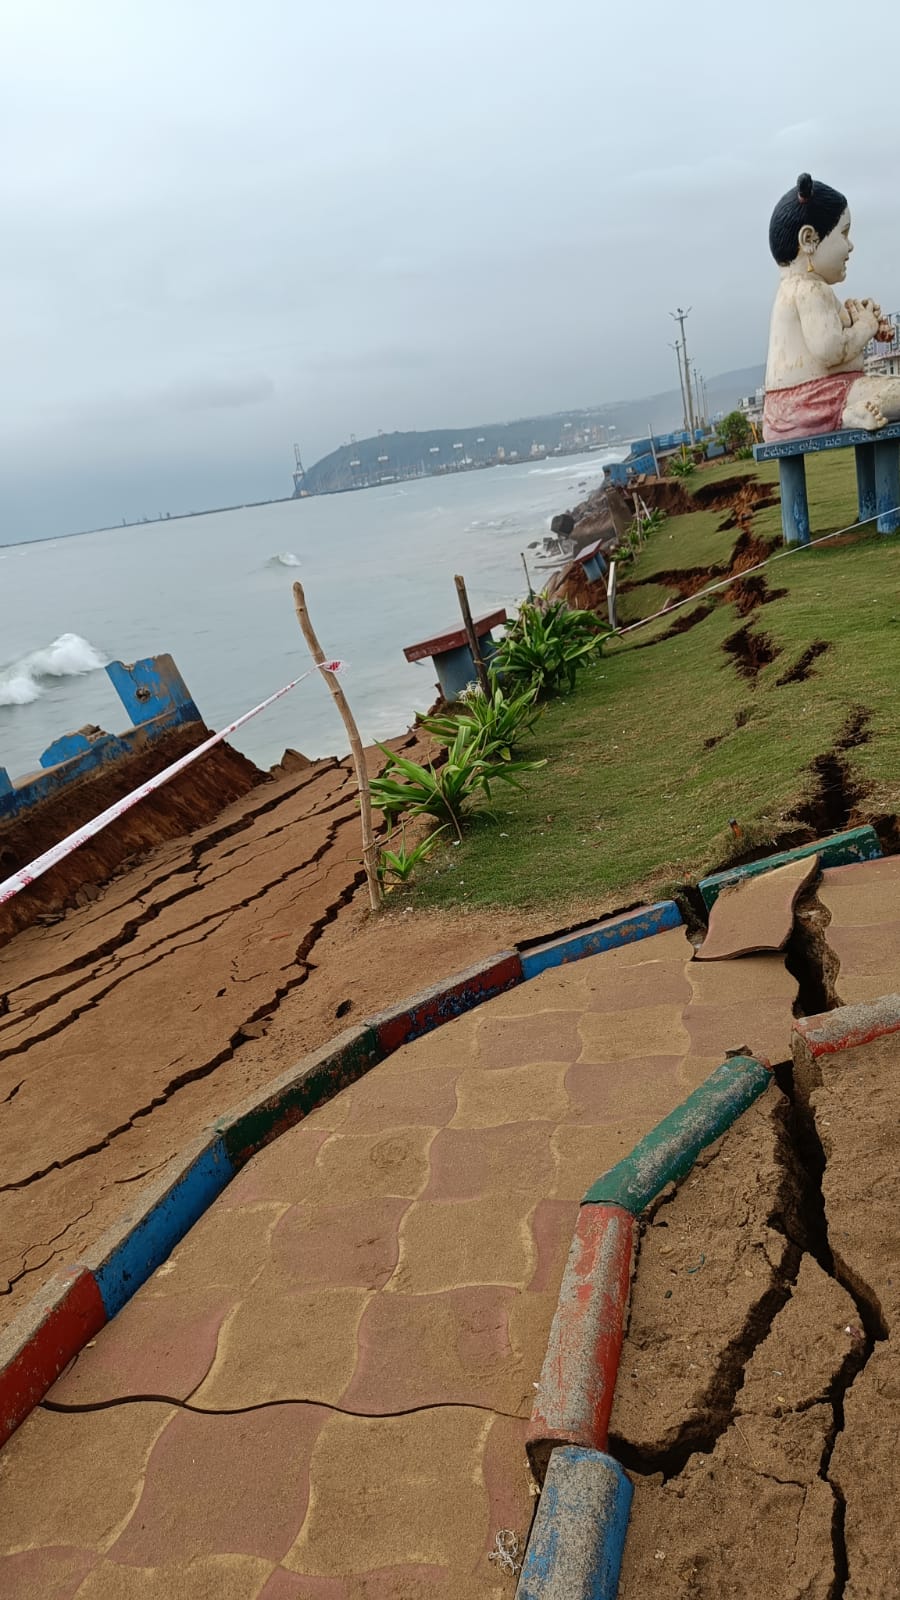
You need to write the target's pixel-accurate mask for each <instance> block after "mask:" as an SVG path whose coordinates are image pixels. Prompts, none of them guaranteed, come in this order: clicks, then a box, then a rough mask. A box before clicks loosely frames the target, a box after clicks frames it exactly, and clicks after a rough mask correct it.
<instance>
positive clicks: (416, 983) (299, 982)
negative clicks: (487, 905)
mask: <svg viewBox="0 0 900 1600" xmlns="http://www.w3.org/2000/svg"><path fill="white" fill-rule="evenodd" d="M359 851H360V845H359V821H358V808H357V802H356V797H355V784H354V780H353V776H352V772H351V770H350V768H349V765H348V764H347V763H341V762H337V761H323V762H318V763H316V764H315V766H313V767H311V768H309V769H308V770H307V771H305V772H301V773H300V774H297V775H294V776H290V777H282V778H280V779H279V780H277V781H270V782H266V783H264V784H262V785H261V786H259V787H257V788H254V789H253V790H252V792H251V793H250V794H249V795H247V796H246V797H244V798H243V799H241V800H238V801H236V802H235V803H234V804H232V805H231V806H229V807H228V808H227V809H226V810H225V811H223V812H222V813H221V815H220V816H218V817H217V818H216V820H215V821H214V822H213V823H211V824H208V825H206V826H204V827H202V828H200V829H198V830H197V831H195V832H193V833H191V834H189V835H188V836H186V837H185V838H184V839H182V840H178V841H175V842H171V843H167V844H164V845H162V846H161V847H160V848H159V849H157V850H156V851H154V852H153V853H152V854H150V855H148V856H146V857H145V858H144V859H143V860H142V861H141V863H140V864H139V865H138V866H136V867H135V868H134V869H133V870H131V871H128V872H126V873H125V874H123V875H122V876H120V877H118V878H116V879H114V880H113V881H112V882H110V883H108V884H107V886H106V887H105V888H103V889H102V890H99V891H97V892H96V898H95V899H94V900H92V901H91V902H90V903H88V904H87V905H85V906H83V907H81V908H80V909H76V910H73V911H71V912H69V913H68V914H67V915H66V916H64V917H63V918H62V919H61V920H59V921H57V922H56V923H54V924H53V925H52V926H49V927H48V926H36V927H33V928H29V929H27V930H25V931H23V932H21V933H19V934H18V936H17V937H15V938H13V939H12V940H11V941H10V942H9V943H8V944H6V945H5V947H4V948H3V949H2V950H0V1106H2V1108H3V1122H2V1164H0V1180H2V1181H0V1240H2V1246H0V1252H2V1256H0V1325H6V1323H8V1322H9V1320H10V1319H11V1318H12V1316H13V1315H15V1313H16V1312H17V1311H18V1310H19V1308H20V1307H21V1306H22V1305H23V1304H24V1303H25V1302H26V1301H27V1299H28V1298H29V1297H30V1296H31V1295H32V1294H33V1293H34V1291H35V1289H36V1288H37V1287H38V1286H39V1285H40V1284H41V1283H42V1282H43V1281H44V1280H45V1279H46V1278H47V1277H48V1276H50V1275H51V1274H52V1273H53V1272H54V1271H55V1270H56V1269H57V1268H58V1267H59V1266H61V1265H63V1264H65V1263H68V1262H70V1261H72V1260H74V1259H77V1257H78V1254H79V1252H80V1251H81V1250H82V1249H83V1248H84V1247H85V1246H86V1245H87V1244H88V1243H90V1242H92V1241H93V1240H94V1239H96V1238H97V1237H98V1236H99V1235H100V1233H101V1232H102V1231H103V1229H104V1227H106V1226H107V1225H108V1224H109V1223H110V1222H111V1221H112V1220H113V1218H114V1217H115V1216H117V1215H118V1214H119V1213H120V1212H121V1211H122V1210H123V1209H124V1208H125V1206H126V1204H128V1203H129V1201H130V1198H131V1196H132V1195H133V1191H132V1190H130V1189H129V1187H128V1186H129V1185H132V1184H135V1183H139V1182H140V1180H141V1179H142V1178H144V1177H145V1176H147V1175H148V1174H150V1173H152V1172H154V1171H155V1170H156V1169H157V1168H158V1167H160V1166H162V1165H163V1164H164V1163H165V1162H166V1161H167V1160H168V1159H169V1158H170V1157H171V1156H172V1155H173V1154H175V1153H176V1152H177V1151H178V1150H180V1149H182V1148H183V1147H184V1145H185V1144H186V1143H187V1142H188V1141H189V1140H190V1139H191V1138H192V1137H193V1136H194V1135H196V1134H197V1133H199V1132H200V1131H201V1130H202V1129H203V1128H204V1127H205V1126H206V1125H207V1124H208V1123H209V1122H210V1121H211V1120H212V1119H213V1118H215V1117H217V1116H220V1115H221V1114H222V1113H223V1112H225V1111H226V1110H227V1109H228V1108H229V1107H230V1106H232V1105H233V1104H235V1103H236V1102H238V1101H239V1100H240V1099H241V1098H242V1097H243V1096H244V1095H245V1094H246V1093H247V1091H249V1090H251V1089H254V1088H256V1087H258V1086H259V1085H261V1084H264V1083H265V1082H267V1081H268V1080H269V1079H270V1078H272V1077H274V1076H275V1075H276V1074H277V1073H278V1072H280V1071H282V1070H283V1069H284V1068H285V1067H287V1066H289V1065H290V1064H291V1063H292V1062H294V1061H296V1060H297V1059H298V1058H299V1057H301V1056H302V1055H303V1054H304V1053H305V1052H307V1051H309V1050H311V1049H313V1048H315V1047H317V1046H318V1045H320V1044H322V1043H323V1042H325V1041H326V1040H327V1039H328V1038H330V1037H331V1036H332V1035H334V1034H335V1033H337V1032H339V1031H340V1030H341V1029H342V1028H345V1027H347V1026H349V1025H351V1024H352V1023H353V1022H355V1021H356V1020H357V1019H358V1018H362V1017H364V1016H366V1015H367V1014H371V1013H372V1012H373V1011H376V1010H378V1009H379V1008H381V1007H382V1006H384V1005H386V1004H388V1003H390V1002H393V1001H395V1000H398V999H401V998H402V997H404V996H406V995H408V994H413V993H415V992H416V991H417V990H419V989H421V988H423V987H425V986H426V985H427V984H429V983H432V982H436V981H437V980H438V979H440V978H444V977H446V976H448V975H449V974H451V973H453V972H454V971H457V970H459V969H460V968H463V967H465V966H467V965H469V964H470V963H471V962H473V961H476V960H478V959H479V958H480V957H482V956H486V955H489V954H491V953H493V952H495V951H497V950H501V949H504V948H508V947H509V945H510V943H511V942H513V941H515V940H516V939H519V938H523V937H528V936H532V937H534V936H537V935H540V934H543V933H545V932H551V931H552V928H548V926H547V919H546V918H545V917H541V916H540V915H538V914H530V915H529V914H516V913H511V914H509V915H499V916H494V915H480V914H479V915H476V914H472V915H464V916H463V915H461V916H458V917H452V916H447V915H446V914H444V915H440V916H426V917H420V916H414V915H412V914H407V915H402V914H399V913H396V914H392V913H391V912H390V910H388V911H387V912H385V913H382V914H381V915H379V916H377V917H374V918H373V917H372V916H371V914H370V913H369V911H368V900H367V897H366V895H365V893H364V892H360V882H361V878H362V874H361V871H360V859H359ZM92 892H94V891H92ZM607 909H611V908H610V907H608V906H606V905H604V904H597V905H596V906H588V907H583V908H581V910H582V914H583V915H584V916H590V915H592V914H597V915H599V914H601V913H602V912H603V911H604V910H607Z"/></svg>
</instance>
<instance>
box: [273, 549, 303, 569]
mask: <svg viewBox="0 0 900 1600" xmlns="http://www.w3.org/2000/svg"><path fill="white" fill-rule="evenodd" d="M299 565H300V558H299V556H295V555H294V552H293V550H282V552H281V554H280V555H278V556H270V557H269V566H270V567H299Z"/></svg>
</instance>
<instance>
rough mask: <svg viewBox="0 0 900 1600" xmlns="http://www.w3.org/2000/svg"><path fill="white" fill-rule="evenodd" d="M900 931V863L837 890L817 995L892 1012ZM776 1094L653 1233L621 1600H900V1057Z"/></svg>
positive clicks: (868, 1057)
mask: <svg viewBox="0 0 900 1600" xmlns="http://www.w3.org/2000/svg"><path fill="white" fill-rule="evenodd" d="M879 916H880V917H883V919H884V920H883V922H881V926H880V927H878V926H876V924H877V923H878V921H879ZM898 919H900V861H898V860H897V858H893V859H891V860H889V861H887V862H884V863H879V864H874V863H873V864H867V865H866V866H863V867H859V868H850V869H847V870H846V871H833V872H826V873H825V874H824V877H823V880H822V882H821V885H820V886H819V888H818V889H817V890H816V891H815V892H814V893H813V894H811V895H809V896H807V898H806V901H805V903H804V904H803V905H802V906H801V908H800V911H799V915H798V928H799V930H800V940H799V949H800V951H801V954H800V957H799V962H798V964H799V966H800V967H801V968H802V969H803V971H804V973H805V978H806V985H807V987H808V988H809V989H811V990H812V992H816V991H817V990H818V992H819V993H820V994H821V995H823V996H825V997H826V998H827V999H828V1001H829V1002H830V1003H831V1004H835V1003H839V1002H841V1001H844V1002H848V1003H849V1002H856V1001H858V1000H863V999H871V998H872V997H873V996H874V995H877V994H881V993H884V992H886V991H889V990H894V991H895V992H896V991H897V990H900V920H898ZM797 949H798V945H797V943H796V942H795V956H796V952H797ZM775 1077H776V1081H775V1082H774V1083H773V1085H772V1087H771V1088H770V1089H769V1090H768V1092H767V1094H766V1095H765V1096H764V1097H763V1099H762V1100H760V1101H759V1102H758V1103H757V1104H756V1105H755V1106H754V1107H752V1108H751V1110H750V1111H749V1112H748V1113H746V1114H745V1116H744V1117H742V1118H741V1119H740V1121H739V1122H738V1123H737V1124H736V1125H735V1126H734V1128H732V1129H731V1131H730V1132H729V1133H728V1134H727V1135H726V1137H725V1138H724V1139H723V1140H721V1141H719V1143H718V1144H717V1145H715V1146H713V1147H712V1149H711V1150H710V1151H708V1152H707V1153H706V1154H705V1155H704V1156H703V1157H702V1158H701V1159H700V1161H699V1162H698V1163H697V1164H696V1166H695V1168H694V1171H693V1172H692V1174H691V1176H690V1178H689V1179H688V1180H687V1182H686V1183H685V1184H684V1185H683V1186H682V1188H681V1189H680V1190H678V1192H677V1193H676V1192H674V1191H672V1192H669V1193H666V1194H665V1195H664V1196H663V1197H662V1198H661V1200H660V1202H659V1203H658V1204H657V1206H656V1207H655V1208H654V1210H653V1212H652V1214H651V1215H650V1217H649V1218H648V1219H647V1220H646V1223H645V1226H644V1228H643V1234H642V1240H641V1247H640V1255H639V1264H638V1271H637V1276H636V1280H635V1285H634V1292H633V1297H632V1304H631V1312H630V1320H629V1327H628V1332H627V1337H626V1341H625V1345H624V1348H623V1352H622V1362H621V1366H620V1371H619V1380H618V1385H617V1389H616V1399H615V1405H614V1409H613V1415H612V1422H611V1432H610V1449H611V1451H612V1453H613V1454H614V1455H616V1456H617V1457H618V1458H619V1459H620V1460H621V1461H622V1462H623V1464H624V1465H625V1466H626V1468H627V1469H628V1471H629V1473H630V1475H631V1478H632V1482H633V1483H634V1485H635V1498H634V1504H633V1508H632V1514H631V1521H630V1525H629V1532H628V1537H627V1542H626V1547H625V1559H624V1564H623V1568H622V1575H621V1582H620V1587H619V1600H637V1597H638V1596H641V1597H642V1596H644V1595H646V1594H649V1593H651V1592H652V1593H653V1594H659V1595H661V1596H663V1597H665V1596H671V1597H672V1600H675V1597H676V1596H678V1597H682V1596H690V1597H691V1600H695V1597H696V1600H700V1597H704V1600H705V1597H710V1600H712V1597H713V1596H717V1597H718V1596H729V1597H741V1600H757V1597H761V1596H766V1597H767V1600H768V1597H770V1596H771V1597H774V1600H874V1597H876V1596H877V1597H879V1600H883V1597H887V1596H893V1595H897V1594H900V1537H898V1533H897V1529H896V1525H895V1521H894V1519H893V1518H891V1519H890V1520H888V1521H886V1519H885V1516H884V1510H883V1508H884V1507H885V1506H886V1505H891V1504H893V1503H895V1502H896V1498H897V1494H898V1491H900V1468H898V1458H897V1448H896V1446H897V1436H898V1429H900V1404H898V1396H900V1361H898V1355H897V1348H896V1336H895V1335H893V1330H894V1328H895V1327H896V1317H897V1310H898V1305H900V1228H898V1224H897V1220H896V1214H895V1200H894V1193H895V1174H896V1129H897V1123H898V1118H900V1040H898V1038H897V1036H894V1037H892V1038H887V1039H883V1040H879V1041H877V1042H876V1043H874V1044H870V1045H866V1046H858V1047H856V1048H855V1049H853V1050H849V1051H844V1052H840V1053H838V1054H837V1055H835V1056H833V1057H829V1058H827V1059H826V1060H824V1061H819V1062H816V1063H815V1065H814V1066H810V1065H809V1064H808V1063H804V1062H803V1061H802V1060H801V1061H800V1063H799V1064H798V1067H797V1069H796V1071H795V1070H794V1068H793V1066H792V1065H791V1064H789V1063H788V1064H784V1065H782V1066H781V1067H780V1068H779V1069H778V1070H777V1072H776V1074H775ZM892 1335H893V1336H892Z"/></svg>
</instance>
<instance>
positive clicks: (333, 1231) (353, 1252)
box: [270, 1198, 410, 1289]
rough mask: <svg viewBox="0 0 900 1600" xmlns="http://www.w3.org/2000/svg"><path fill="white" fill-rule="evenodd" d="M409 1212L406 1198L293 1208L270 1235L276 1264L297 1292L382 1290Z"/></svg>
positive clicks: (391, 1270) (390, 1271)
mask: <svg viewBox="0 0 900 1600" xmlns="http://www.w3.org/2000/svg"><path fill="white" fill-rule="evenodd" d="M409 1206H410V1201H409V1200H408V1199H405V1198H401V1199H392V1198H387V1199H380V1200H371V1199H366V1200H363V1201H353V1200H348V1203H347V1204H346V1205H336V1206H333V1207H329V1208H328V1209H320V1208H316V1209H312V1208H311V1207H309V1206H307V1205H299V1206H292V1207H291V1210H290V1211H287V1212H285V1214H284V1216H283V1217H282V1218H281V1220H280V1222H279V1223H278V1224H277V1226H276V1228H275V1230H274V1232H273V1234H272V1240H271V1247H270V1248H271V1256H272V1262H273V1264H274V1265H275V1267H276V1268H277V1269H278V1270H279V1271H280V1272H281V1273H283V1274H284V1278H285V1283H286V1284H287V1283H289V1282H290V1280H291V1279H293V1281H294V1283H295V1284H296V1285H297V1286H298V1287H300V1286H302V1287H304V1288H319V1287H321V1288H333V1289H339V1288H349V1289H354V1288H360V1289H381V1288H383V1286H384V1284H386V1283H387V1281H388V1279H389V1278H390V1277H391V1275H392V1273H393V1272H394V1269H395V1267H396V1265H397V1261H398V1259H399V1255H400V1243H399V1239H398V1228H399V1225H400V1219H401V1217H402V1216H403V1215H404V1213H405V1212H406V1211H408V1210H409Z"/></svg>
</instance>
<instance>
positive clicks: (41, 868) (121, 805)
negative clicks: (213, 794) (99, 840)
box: [0, 661, 347, 906]
mask: <svg viewBox="0 0 900 1600" xmlns="http://www.w3.org/2000/svg"><path fill="white" fill-rule="evenodd" d="M346 665H347V663H346V662H345V661H323V662H322V664H321V668H320V669H317V668H316V667H310V669H309V671H308V672H302V673H301V674H300V677H299V678H292V680H291V682H290V683H286V684H285V685H284V688H283V689H276V691H275V693H274V694H270V695H269V697H268V699H266V700H261V701H260V703H259V705H258V706H254V707H253V710H252V711H245V712H244V715H243V716H242V717H238V718H237V721H236V722H229V724H228V727H227V728H220V730H219V732H218V733H214V734H213V735H212V736H211V737H210V738H209V739H204V741H203V743H202V744H198V745H197V747H196V749H194V750H189V751H188V753H187V755H186V756H180V757H179V759H178V760H177V761H173V762H172V765H171V766H170V767H164V768H163V770H162V772H157V773H156V775H155V777H152V778H148V779H147V782H146V783H141V784H138V787H137V788H136V789H132V791H131V793H130V794H126V795H125V796H124V798H123V799H122V800H116V801H114V803H113V804H112V805H111V806H107V808H106V810H105V811H101V812H100V815H99V816H97V817H92V818H91V820H90V822H85V823H84V824H83V825H82V826H81V827H80V828H76V829H75V832H74V833H70V834H67V835H66V837H65V839H60V841H59V843H58V844H54V845H51V847H50V849H49V850H45V851H44V853H43V855H40V856H37V857H36V858H35V860H34V861H30V862H29V863H28V866H27V867H22V868H21V870H20V871H19V872H14V873H13V875H12V877H11V878H5V879H4V881H3V882H2V883H0V906H2V905H5V903H6V901H7V900H11V899H12V898H13V895H16V894H19V893H20V892H21V890H22V889H26V888H27V887H28V885H29V884H30V883H34V881H35V879H36V878H40V877H42V875H43V874H44V873H45V872H49V870H50V868H51V867H55V866H58V865H59V863H60V861H64V860H65V858H66V856H70V855H71V854H72V852H73V850H77V849H78V847H79V845H82V844H85V843H86V841H87V840H88V839H93V838H94V836H95V834H98V833H102V831H103V829H104V828H106V827H108V826H109V824H110V823H111V822H114V821H115V819H116V817H121V816H124V814H125V812H126V811H130V810H131V808H132V806H136V805H137V803H138V801H139V800H143V799H145V797H146V796H147V795H148V794H152V793H153V791H154V789H161V788H162V786H163V784H164V783H168V782H169V779H170V778H174V777H175V776H176V774H177V773H179V772H183V771H184V769H185V767H189V766H190V764H191V762H192V761H196V760H197V758H198V756H202V755H204V754H205V753H206V751H207V750H211V749H212V747H213V745H216V744H220V743H221V741H222V740H223V739H227V738H228V735H229V734H231V733H235V732H236V731H237V729H238V728H242V727H243V726H244V723H245V722H249V721H250V718H251V717H255V716H257V715H258V714H259V712H260V711H265V710H266V709H267V708H268V707H269V706H273V705H274V704H275V701H276V700H280V699H281V697H282V695H285V694H288V693H289V692H290V690H291V689H296V687H297V684H298V683H302V682H303V681H304V679H305V678H311V677H312V675H313V673H314V672H315V671H316V670H321V671H322V672H333V673H338V672H343V671H344V669H345V667H346Z"/></svg>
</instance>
